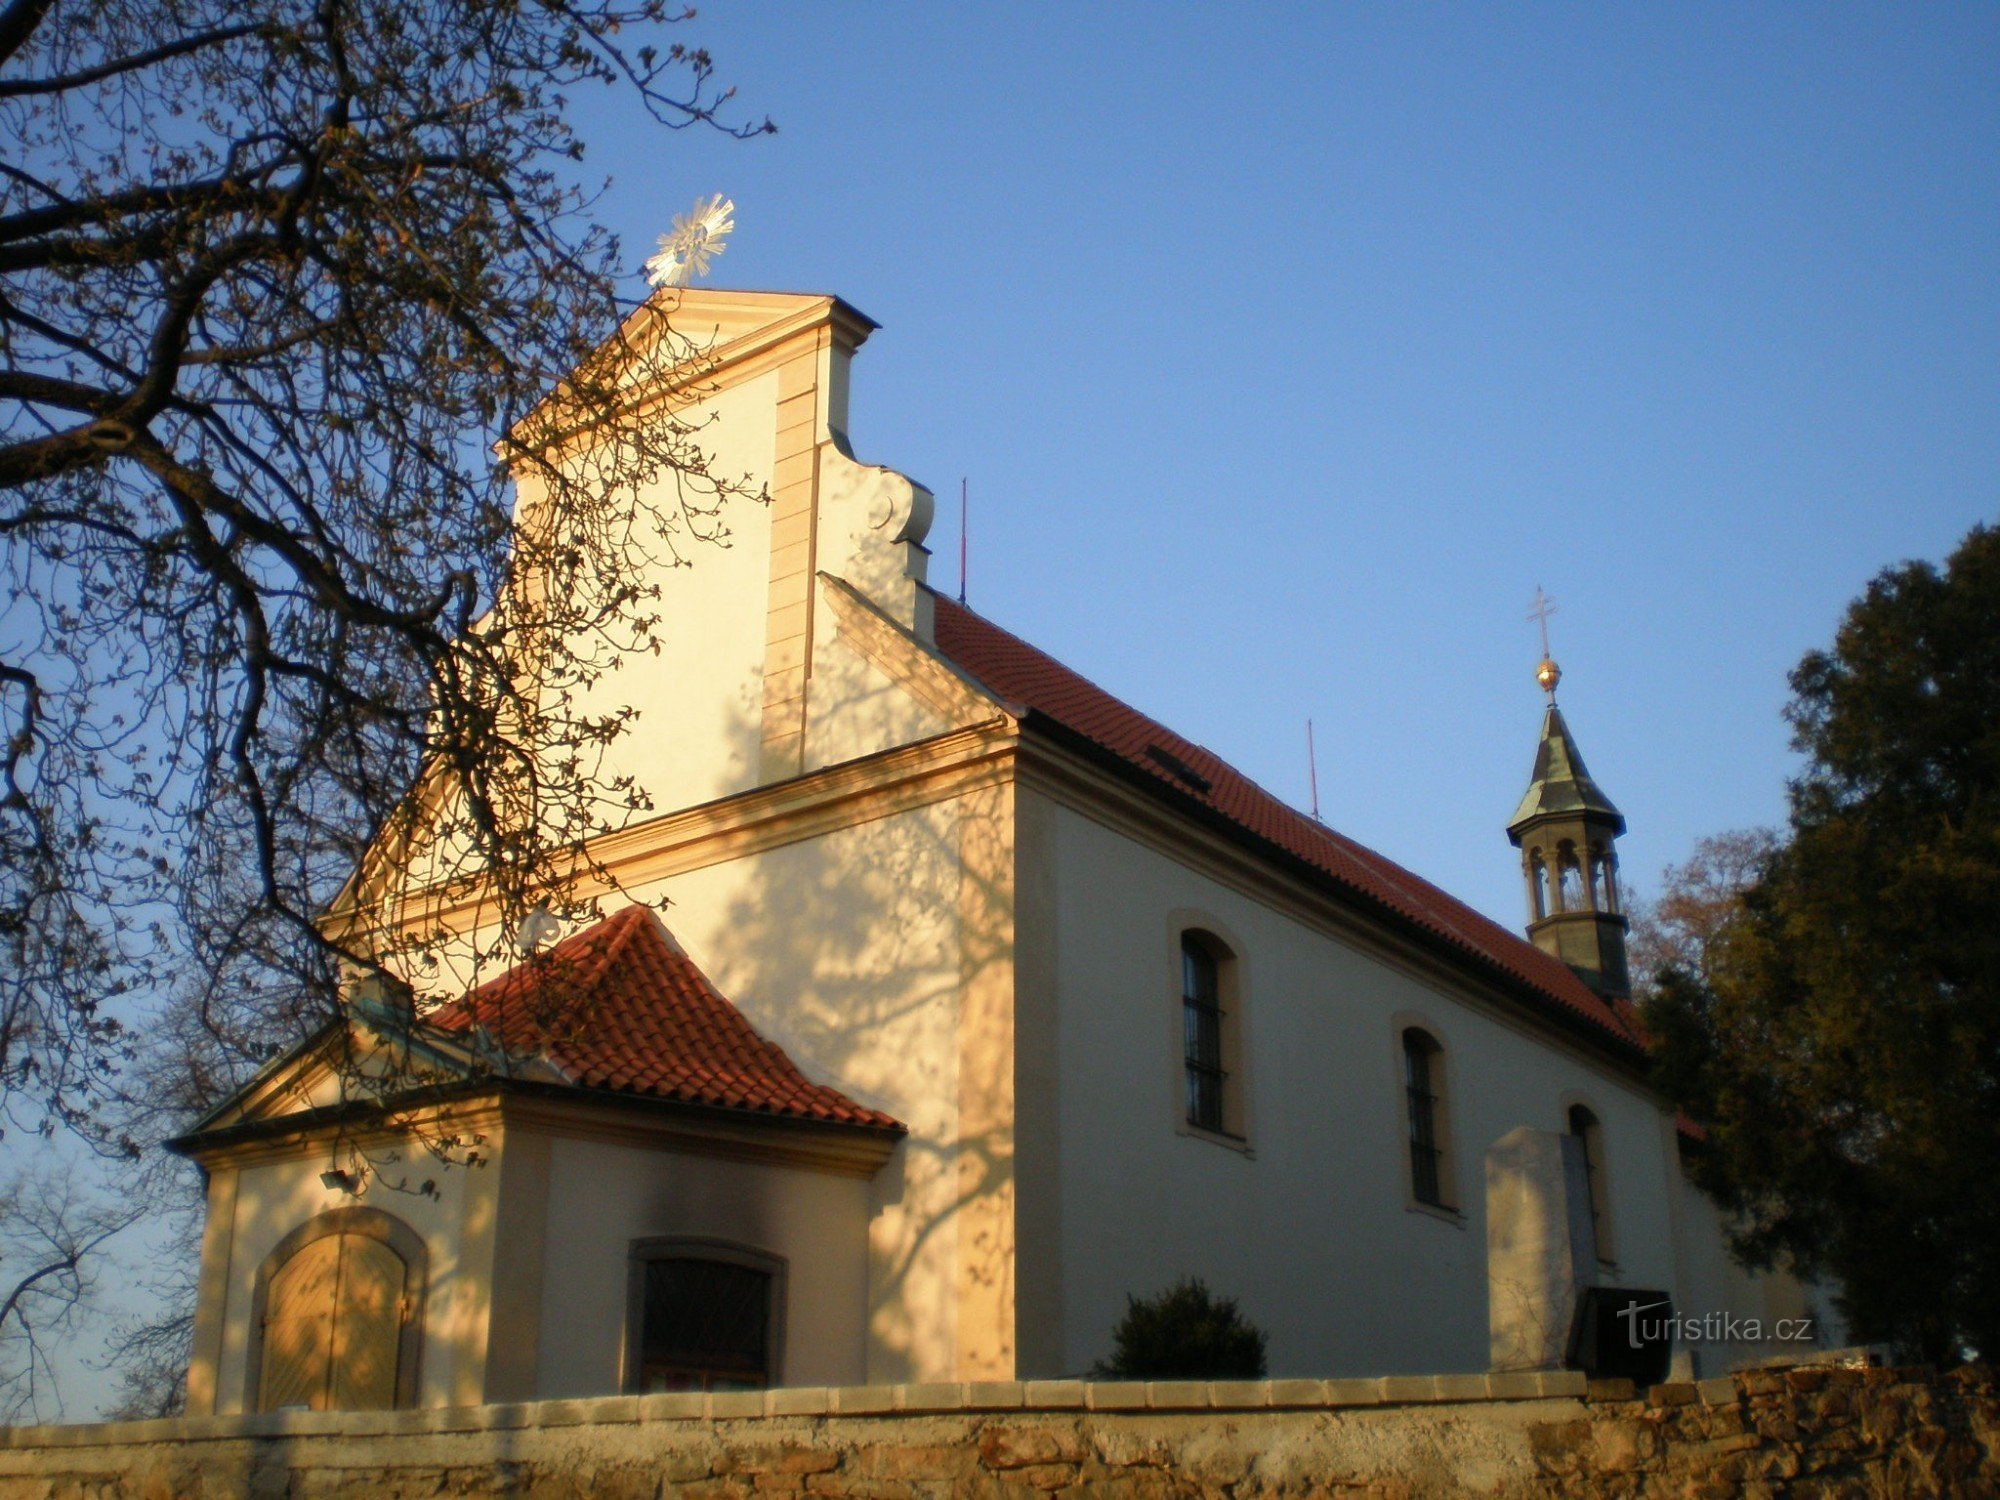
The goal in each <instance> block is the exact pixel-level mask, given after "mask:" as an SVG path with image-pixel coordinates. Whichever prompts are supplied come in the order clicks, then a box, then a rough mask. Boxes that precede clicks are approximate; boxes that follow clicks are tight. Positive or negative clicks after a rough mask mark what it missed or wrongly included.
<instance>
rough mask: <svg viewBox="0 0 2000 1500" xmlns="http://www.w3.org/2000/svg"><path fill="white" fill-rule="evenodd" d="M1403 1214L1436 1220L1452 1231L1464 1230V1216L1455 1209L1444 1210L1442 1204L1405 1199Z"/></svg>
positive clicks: (1418, 1199) (1417, 1199)
mask: <svg viewBox="0 0 2000 1500" xmlns="http://www.w3.org/2000/svg"><path fill="white" fill-rule="evenodd" d="M1403 1212H1405V1213H1412V1214H1422V1215H1423V1216H1424V1217H1425V1218H1427V1219H1437V1220H1440V1221H1442V1222H1443V1223H1446V1224H1449V1225H1451V1226H1452V1227H1453V1228H1454V1229H1463V1228H1465V1215H1464V1214H1462V1213H1460V1212H1459V1211H1458V1210H1457V1209H1455V1208H1446V1207H1445V1206H1444V1205H1443V1204H1442V1203H1426V1202H1424V1201H1423V1199H1421V1198H1405V1199H1404V1200H1403Z"/></svg>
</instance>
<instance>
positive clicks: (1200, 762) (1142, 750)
mask: <svg viewBox="0 0 2000 1500" xmlns="http://www.w3.org/2000/svg"><path fill="white" fill-rule="evenodd" d="M936 598H937V646H938V650H939V651H940V652H942V653H943V655H944V656H945V657H946V658H947V659H948V660H950V661H951V662H952V663H954V664H955V665H956V666H958V667H959V668H960V669H961V670H962V671H964V672H965V673H966V674H967V675H968V676H970V677H972V678H974V679H975V680H977V681H978V682H981V683H983V684H984V685H985V686H986V687H987V688H988V689H989V690H991V691H992V692H993V693H994V694H995V695H996V696H997V697H999V698H1000V699H1001V700H1002V701H1004V702H1006V703H1009V704H1011V705H1013V706H1015V707H1016V708H1019V709H1023V710H1033V711H1034V712H1036V713H1039V714H1041V715H1043V716H1045V717H1046V718H1048V719H1050V720H1053V721H1054V722H1055V723H1056V724H1058V725H1061V726H1062V727H1063V728H1065V729H1068V730H1069V731H1071V732H1072V733H1073V734H1076V735H1079V736H1081V737H1082V738H1083V739H1085V740H1087V741H1089V742H1090V743H1091V744H1092V745H1094V746H1096V747H1097V748H1098V749H1100V750H1103V751H1108V752H1109V753H1110V754H1111V755H1113V756H1115V757H1117V759H1118V760H1119V761H1121V762H1123V764H1124V765H1125V767H1126V768H1127V769H1128V770H1137V771H1138V772H1140V773H1141V775H1142V776H1143V777H1144V778H1145V779H1146V781H1147V782H1148V784H1151V785H1153V786H1154V788H1155V789H1156V790H1159V791H1165V792H1167V793H1168V794H1169V795H1170V796H1175V797H1179V798H1183V799H1191V800H1192V801H1193V802H1195V803H1197V804H1198V805H1200V806H1201V807H1203V808H1206V809H1208V810H1209V811H1210V812H1212V813H1216V814H1219V815H1220V816H1221V817H1222V818H1224V819H1226V820H1227V821H1228V822H1229V823H1231V824H1234V825H1235V826H1236V828H1237V829H1238V830H1240V831H1242V832H1246V833H1249V834H1251V835H1253V836H1254V837H1255V838H1256V839H1257V840H1259V841H1261V842H1262V843H1264V844H1266V845H1270V846H1274V847H1275V848H1277V849H1278V850H1281V851H1283V852H1284V853H1286V854H1289V855H1292V856H1293V857H1295V858H1297V859H1300V860H1303V861H1305V863H1306V864H1308V865H1310V866H1312V867H1313V868H1314V869H1315V870H1317V871H1319V872H1320V873H1321V874H1323V875H1326V876H1329V877H1331V879H1332V880H1333V882H1334V884H1335V885H1336V886H1338V887H1339V888H1340V889H1341V890H1342V891H1344V892H1346V893H1348V894H1350V895H1353V896H1359V897H1360V898H1362V899H1363V900H1364V901H1365V902H1367V903H1368V904H1370V905H1371V906H1373V907H1375V908H1376V909H1378V910H1380V911H1383V912H1386V913H1388V914H1390V915H1392V916H1393V917H1396V918H1400V919H1402V920H1403V921H1404V922H1406V923H1408V924H1410V925H1412V926H1414V927H1416V928H1417V929H1419V930H1420V931H1421V932H1422V933H1425V934H1428V935H1429V936H1430V937H1431V938H1433V939H1436V940H1441V941H1442V942H1443V943H1444V944H1446V945H1447V946H1448V947H1450V948H1451V949H1453V950H1456V951H1457V952H1458V953H1459V954H1460V955H1461V956H1462V957H1464V958H1468V959H1471V960H1472V961H1473V962H1474V963H1475V964H1477V965H1479V966H1481V967H1482V968H1484V969H1486V970H1487V971H1488V972H1491V971H1494V970H1497V971H1499V973H1500V975H1502V976H1504V977H1505V978H1507V979H1511V980H1514V981H1516V982H1517V983H1518V984H1520V985H1525V986H1526V987H1527V989H1528V991H1529V992H1530V993H1531V994H1532V995H1533V996H1534V997H1535V998H1536V999H1537V1000H1538V1001H1540V1002H1542V1003H1544V1004H1546V1005H1548V1006H1551V1007H1554V1008H1555V1009H1556V1011H1557V1012H1558V1013H1560V1014H1562V1015H1565V1016H1567V1017H1568V1018H1570V1019H1571V1020H1581V1021H1583V1022H1586V1023H1588V1025H1589V1026H1590V1027H1592V1028H1593V1029H1594V1030H1595V1031H1596V1032H1597V1033H1599V1034H1600V1035H1601V1036H1602V1037H1603V1038H1604V1039H1605V1040H1609V1041H1612V1042H1613V1043H1614V1044H1623V1047H1622V1049H1621V1050H1630V1049H1634V1048H1637V1047H1638V1045H1639V1042H1638V1038H1637V1035H1636V1033H1635V1032H1634V1030H1633V1028H1632V1025H1631V1022H1630V1014H1629V1012H1630V1007H1629V1006H1621V1007H1620V1008H1619V1009H1617V1010H1614V1009H1613V1008H1612V1007H1611V1006H1610V1005H1607V1004H1606V1003H1605V1002H1604V1001H1603V1000H1601V999H1599V998H1598V996H1597V995H1596V993H1595V992H1593V991H1592V990H1591V989H1590V988H1589V987H1587V986H1586V985H1585V984H1584V983H1583V981H1582V980H1580V979H1578V978H1577V977H1576V975H1575V974H1574V973H1572V972H1571V970H1570V968H1569V966H1568V965H1567V964H1565V963H1563V962H1562V961H1561V960H1560V959H1558V958H1555V957H1553V956H1552V955H1550V954H1547V953H1544V952H1542V950H1541V949H1539V948H1537V947H1536V946H1535V945H1534V944H1533V943H1530V942H1528V941H1527V940H1526V939H1525V938H1522V937H1518V936H1516V935H1515V934H1514V933H1512V932H1510V931H1508V930H1507V929H1506V928H1504V927H1502V926H1500V925H1499V924H1498V923H1497V922H1493V921H1491V920H1489V919H1488V918H1486V917H1483V916H1481V915H1480V914H1479V913H1478V912H1476V911H1474V910H1473V909H1472V908H1471V907H1469V906H1467V905H1466V904H1465V903H1464V902H1462V901H1459V900H1457V899H1455V898H1454V897H1451V896H1448V895H1446V894H1445V893H1444V892H1443V891H1441V890H1439V889H1438V888H1437V887H1436V886H1434V885H1432V884H1431V883H1430V882H1429V881H1426V880H1421V879H1419V878H1418V877H1417V876H1415V875H1412V874H1411V873H1410V872H1409V871H1408V870H1405V869H1404V868H1403V867H1402V866H1401V865H1398V864H1396V863H1395V862H1394V861H1393V860H1388V859H1384V858H1383V857H1382V856H1381V855H1379V854H1377V853H1375V852H1374V851H1373V850H1372V849H1365V848H1363V847H1362V846H1361V845H1360V844H1357V843H1355V842H1354V841H1353V840H1352V839H1349V838H1345V837H1343V836H1342V835H1340V834H1338V833H1335V832H1334V831H1333V830H1332V829H1330V828H1327V827H1326V826H1324V825H1323V824H1320V823H1316V822H1314V821H1313V820H1312V819H1310V818H1308V817H1306V816H1305V815H1304V814H1303V813H1300V812H1298V811H1297V810H1296V809H1294V808H1292V807H1289V806H1287V805H1286V804H1285V803H1283V802H1280V801H1279V800H1278V799H1277V798H1276V797H1273V796H1272V795H1271V794H1270V793H1269V792H1267V791H1265V790H1264V789H1263V788H1262V787H1260V786H1258V785H1257V784H1256V783H1255V782H1254V781H1252V780H1250V778H1249V777H1247V776H1245V775H1243V774H1242V773H1241V772H1240V771H1237V770H1236V769H1235V768H1234V767H1232V766H1230V765H1229V764H1228V763H1227V762H1225V761H1223V760H1221V759H1220V758H1218V757H1217V756H1215V755H1214V754H1212V753H1211V752H1210V751H1208V750H1205V749H1203V748H1202V747H1201V746H1200V745H1196V744H1193V743H1191V742H1189V741H1187V740H1184V739H1182V738H1181V737H1180V736H1179V735H1177V734H1175V733H1173V732H1172V731H1171V730H1169V729H1166V728H1164V727H1163V726H1162V725H1160V724H1158V723H1156V722H1154V721H1153V720H1152V719H1149V718H1147V717H1146V716H1145V715H1144V714H1142V713H1140V712H1139V711H1138V710H1137V709H1134V708H1131V707H1129V706H1127V705H1126V704H1124V703H1121V702H1119V700H1118V699H1116V698H1114V697H1112V696H1111V695H1110V694H1109V693H1107V692H1105V691H1104V689H1102V688H1100V687H1098V686H1097V685H1096V684H1095V683H1092V682H1089V681H1087V680H1085V679H1084V678H1082V677H1080V676H1078V675H1077V674H1076V673H1075V672H1072V671H1071V670H1070V669H1069V668H1068V667H1066V666H1064V665H1063V664H1062V663H1061V662H1059V661H1057V660H1055V659H1054V658H1053V657H1051V656H1049V655H1047V654H1046V653H1044V652H1042V651H1038V650H1036V649H1035V648H1034V647H1033V646H1030V645H1029V644H1027V642H1025V641H1023V640H1021V639H1020V638H1019V637H1018V636H1014V635H1010V634H1009V633H1008V632H1006V631H1005V630H1002V629H1001V628H1000V627H999V626H997V625H995V624H993V623H992V622H991V621H990V620H986V619H984V618H982V617H981V616H979V615H976V614H974V613H973V612H972V611H971V610H969V609H967V608H965V606H963V605H961V604H955V603H953V602H952V601H951V600H949V599H947V598H944V597H943V596H942V595H938V596H936ZM1149 752H1151V753H1149ZM1177 763H1178V764H1177Z"/></svg>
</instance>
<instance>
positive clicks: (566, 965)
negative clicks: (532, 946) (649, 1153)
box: [430, 906, 903, 1131]
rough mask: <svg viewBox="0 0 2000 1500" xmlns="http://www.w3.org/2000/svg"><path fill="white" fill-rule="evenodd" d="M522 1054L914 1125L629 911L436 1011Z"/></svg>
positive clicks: (625, 1080) (886, 1124)
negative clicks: (777, 1030) (764, 1021)
mask: <svg viewBox="0 0 2000 1500" xmlns="http://www.w3.org/2000/svg"><path fill="white" fill-rule="evenodd" d="M475 1020H476V1021H477V1022H478V1023H479V1025H480V1026H481V1027H482V1028H483V1029H484V1030H485V1032H486V1034H487V1035H488V1036H489V1037H491V1038H492V1039H493V1041H494V1042H495V1043H497V1044H498V1045H499V1046H500V1047H501V1048H502V1049H503V1050H505V1051H506V1052H507V1053H508V1054H510V1055H512V1056H515V1057H530V1056H539V1057H540V1058H541V1059H543V1060H544V1061H546V1062H548V1063H550V1064H551V1065H553V1066H554V1067H555V1068H556V1069H557V1070H559V1071H560V1072H561V1074H562V1075H563V1077H564V1078H566V1079H567V1080H568V1081H569V1082H570V1083H572V1084H574V1085H576V1086H577V1087H579V1088H588V1089H609V1090H613V1091H615V1092H619V1093H628V1094H644V1095H648V1096H651V1097H653V1098H657V1099H672V1100H677V1101H679V1102H681V1103H684V1104H702V1105H710V1106H713V1107H715V1108H720V1109H740V1110H749V1111H752V1112H755V1113H758V1114H767V1115H784V1116H790V1117H792V1118H796V1119H802V1120H819V1121H823V1122H826V1123H828V1124H835V1125H860V1126H867V1127H870V1128H873V1129H878V1130H897V1131H900V1130H901V1129H902V1128H903V1127H902V1126H901V1125H900V1124H898V1123H897V1122H896V1121H895V1120H893V1119H891V1118H890V1117H889V1116H888V1115H885V1114H883V1113H882V1112H881V1111H880V1110H874V1109H868V1108H866V1107H865V1106H863V1105H860V1104H857V1103H855V1102H854V1101H853V1100H852V1099H850V1098H848V1097H847V1096H846V1095H845V1094H843V1093H841V1092H840V1090H838V1089H835V1088H830V1087H828V1086H827V1085H826V1084H821V1083H814V1082H812V1081H811V1080H810V1079H808V1078H807V1077H806V1076H805V1074H803V1073H801V1072H800V1071H799V1069H798V1065H797V1064H795V1063H794V1062H793V1061H792V1060H791V1059H790V1058H789V1057H787V1056H786V1055H785V1051H784V1049H783V1048H782V1047H780V1046H778V1045H777V1044H776V1043H775V1042H770V1041H766V1040H765V1039H764V1038H763V1037H761V1036H759V1035H758V1034H757V1032H756V1031H755V1030H754V1029H753V1028H752V1027H751V1025H750V1023H749V1022H748V1021H746V1020H744V1019H743V1016H742V1013H741V1012H739V1011H738V1010H737V1009H736V1007H735V1006H733V1005H731V1004H730V1003H729V1002H728V1001H727V1000H725V999H724V998H723V997H722V995H721V994H720V993H719V992H718V991H717V990H716V988H715V986H714V985H712V984H710V983H709V981H708V977H707V976H706V975H705V974H703V973H702V972H701V970H700V969H698V968H696V967H695V965H694V961H693V960H692V959H690V958H689V957H688V956H687V955H686V954H685V953H683V952H681V950H680V949H679V947H678V946H676V945H675V943H674V941H673V939H672V938H671V937H669V936H668V935H667V930H666V928H664V927H663V926H661V925H660V919H659V918H658V917H657V916H655V915H654V914H653V912H652V911H651V910H650V909H649V908H647V907H644V906H628V907H626V908H625V909H624V910H622V911H620V912H617V913H615V914H614V915H612V916H609V917H606V918H605V919H604V920H603V921H601V922H598V923H596V924H595V925H593V926H591V927H587V928H585V929H584V930H583V931H582V932H578V933H575V934H573V935H571V936H570V937H567V938H565V939H563V940H562V941H561V942H560V943H557V944H556V945H555V947H553V948H551V949H550V950H549V951H548V952H547V953H545V954H540V955H538V956H537V957H535V958H534V959H532V960H529V961H527V962H524V963H521V964H518V965H516V966H515V967H514V968H512V969H509V970H508V971H507V972H506V973H505V974H502V975H500V976H499V977H498V978H497V979H492V980H489V981H488V982H487V983H485V984H482V985H480V986H479V988H477V989H476V990H473V991H472V992H471V993H470V994H468V995H466V996H464V997H463V998H461V999H459V1000H455V1001H452V1002H450V1003H449V1004H447V1005H444V1006H442V1007H440V1008H439V1009H438V1010H437V1011H435V1012H433V1013H432V1015H431V1017H430V1021H431V1024H432V1025H434V1026H436V1027H438V1028H439V1029H440V1030H442V1031H446V1032H452V1033H459V1034H463V1033H465V1032H466V1031H468V1030H469V1029H470V1027H471V1025H472V1023H473V1022H474V1021H475Z"/></svg>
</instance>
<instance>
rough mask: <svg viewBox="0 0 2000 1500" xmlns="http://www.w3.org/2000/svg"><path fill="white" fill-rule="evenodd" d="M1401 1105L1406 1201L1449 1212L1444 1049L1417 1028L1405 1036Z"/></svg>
mask: <svg viewBox="0 0 2000 1500" xmlns="http://www.w3.org/2000/svg"><path fill="white" fill-rule="evenodd" d="M1403 1105H1404V1116H1405V1122H1406V1125H1407V1128H1408V1136H1409V1151H1410V1196H1411V1197H1412V1198H1414V1199H1415V1200H1416V1201H1417V1202H1419V1203H1423V1204H1428V1205H1429V1206H1431V1207H1432V1208H1450V1207H1451V1206H1452V1204H1451V1186H1452V1174H1451V1157H1450V1145H1451V1135H1450V1124H1449V1121H1448V1118H1447V1116H1446V1113H1445V1070H1444V1048H1442V1047H1441V1046H1439V1045H1438V1042H1437V1038H1435V1037H1433V1036H1432V1035H1431V1034H1430V1033H1429V1032H1428V1031H1425V1030H1423V1029H1422V1028H1421V1027H1417V1026H1410V1027H1406V1028H1405V1029H1404V1031H1403Z"/></svg>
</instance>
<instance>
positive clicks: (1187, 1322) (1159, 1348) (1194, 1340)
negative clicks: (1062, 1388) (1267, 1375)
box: [1090, 1277, 1264, 1380]
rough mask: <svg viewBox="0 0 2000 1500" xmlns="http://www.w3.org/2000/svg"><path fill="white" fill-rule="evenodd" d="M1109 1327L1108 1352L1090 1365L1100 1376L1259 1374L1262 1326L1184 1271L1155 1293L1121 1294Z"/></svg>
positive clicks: (1227, 1377)
mask: <svg viewBox="0 0 2000 1500" xmlns="http://www.w3.org/2000/svg"><path fill="white" fill-rule="evenodd" d="M1125 1302H1126V1307H1125V1316H1124V1317H1123V1318H1121V1319H1120V1320H1119V1322H1118V1326H1117V1327H1116V1328H1114V1329H1113V1330H1112V1332H1111V1341H1112V1348H1111V1358H1110V1359H1109V1360H1104V1361H1100V1362H1099V1363H1098V1364H1096V1365H1093V1366H1092V1367H1091V1371H1090V1373H1091V1375H1092V1377H1093V1378H1095V1379H1098V1380H1260V1379H1262V1378H1263V1375H1264V1330H1263V1329H1261V1328H1259V1327H1257V1326H1256V1325H1255V1324H1254V1323H1248V1322H1245V1321H1244V1319H1243V1315H1242V1314H1241V1313H1240V1312H1238V1311H1237V1308H1236V1299H1235V1298H1234V1297H1217V1296H1214V1295H1212V1294H1211V1293H1210V1292H1209V1290H1208V1287H1207V1286H1206V1285H1204V1284H1203V1283H1202V1282H1201V1281H1200V1280H1199V1279H1196V1278H1193V1277H1184V1278H1182V1279H1181V1280H1179V1281H1177V1282H1175V1283H1174V1284H1173V1285H1172V1286H1170V1287H1168V1288H1167V1289H1166V1290H1165V1291H1163V1292H1160V1293H1159V1294H1157V1295H1156V1296H1152V1297H1147V1298H1144V1299H1143V1300H1142V1299H1140V1298H1138V1297H1134V1296H1132V1295H1130V1294H1129V1293H1128V1294H1127V1295H1126V1298H1125Z"/></svg>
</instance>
